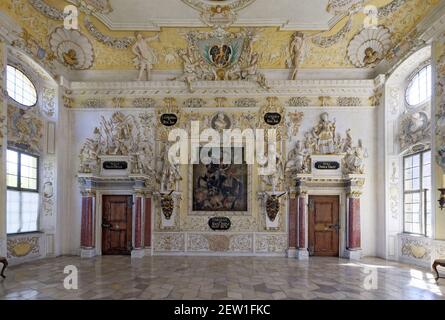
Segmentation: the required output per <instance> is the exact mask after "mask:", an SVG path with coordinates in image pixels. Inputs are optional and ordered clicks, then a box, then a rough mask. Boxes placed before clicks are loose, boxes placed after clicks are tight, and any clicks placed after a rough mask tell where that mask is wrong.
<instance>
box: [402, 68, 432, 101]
mask: <svg viewBox="0 0 445 320" xmlns="http://www.w3.org/2000/svg"><path fill="white" fill-rule="evenodd" d="M431 81H432V79H431V65H428V66H426V67H424V68H422V69H421V70H420V71H419V72H417V73H416V74H415V75H414V77H412V79H411V81H410V83H409V85H408V88H407V89H406V102H407V103H408V105H410V106H417V105H419V104H421V103H424V102H426V101H428V100H430V99H431Z"/></svg>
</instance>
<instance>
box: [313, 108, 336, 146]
mask: <svg viewBox="0 0 445 320" xmlns="http://www.w3.org/2000/svg"><path fill="white" fill-rule="evenodd" d="M335 130H336V124H335V120H334V121H333V122H332V121H329V114H328V113H327V112H323V113H322V114H321V115H320V121H319V123H318V125H317V126H315V127H314V129H313V135H314V137H315V138H316V146H317V152H319V153H320V154H333V153H335V152H336V150H335V149H336V146H335V145H336V143H335Z"/></svg>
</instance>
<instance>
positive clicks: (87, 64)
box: [49, 27, 94, 70]
mask: <svg viewBox="0 0 445 320" xmlns="http://www.w3.org/2000/svg"><path fill="white" fill-rule="evenodd" d="M49 43H50V47H51V50H52V52H53V53H54V55H55V56H56V57H57V59H58V60H59V62H61V63H62V64H63V65H64V66H67V67H69V68H70V69H73V70H85V69H89V68H91V66H92V65H93V61H94V51H93V46H92V45H91V42H90V41H89V40H88V38H87V37H85V36H84V35H83V34H81V33H80V32H79V31H77V30H66V29H65V28H63V27H58V28H56V29H55V30H54V32H53V33H52V34H51V35H50V40H49Z"/></svg>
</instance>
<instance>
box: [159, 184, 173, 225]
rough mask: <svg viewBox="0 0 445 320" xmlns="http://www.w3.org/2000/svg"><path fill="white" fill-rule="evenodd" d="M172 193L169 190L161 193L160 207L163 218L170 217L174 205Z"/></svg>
mask: <svg viewBox="0 0 445 320" xmlns="http://www.w3.org/2000/svg"><path fill="white" fill-rule="evenodd" d="M172 193H173V191H172V192H170V193H169V194H162V195H161V209H162V213H163V214H164V217H165V219H167V220H170V218H171V217H172V215H173V210H174V206H175V204H174V200H173V197H172V195H171V194H172Z"/></svg>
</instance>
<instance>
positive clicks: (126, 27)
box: [94, 13, 340, 31]
mask: <svg viewBox="0 0 445 320" xmlns="http://www.w3.org/2000/svg"><path fill="white" fill-rule="evenodd" d="M94 16H95V17H96V18H97V19H99V20H100V21H101V22H102V23H103V24H104V25H105V26H106V27H107V28H108V29H109V30H111V31H134V30H139V31H160V30H161V28H162V27H169V28H173V27H177V28H183V27H187V28H204V27H206V25H205V24H204V23H203V22H202V21H201V20H200V19H198V18H197V19H151V20H149V21H147V22H146V23H116V22H113V21H112V20H111V19H110V17H109V16H108V15H105V14H99V13H94ZM339 20H340V19H339V17H334V18H333V19H331V20H330V21H328V23H293V22H292V21H289V20H283V19H239V20H237V22H236V23H234V24H233V25H232V26H233V27H278V28H279V30H283V31H296V30H299V31H305V30H307V31H326V30H329V29H330V28H331V27H333V26H334V25H335V24H336V23H337V22H338V21H339Z"/></svg>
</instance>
